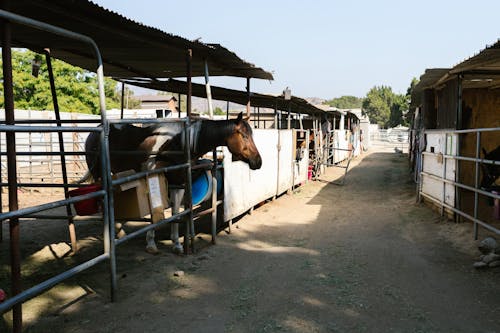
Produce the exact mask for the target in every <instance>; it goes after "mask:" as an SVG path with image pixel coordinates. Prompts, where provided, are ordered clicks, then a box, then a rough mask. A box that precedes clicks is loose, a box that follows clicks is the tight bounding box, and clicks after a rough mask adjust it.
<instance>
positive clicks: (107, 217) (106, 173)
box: [100, 115, 118, 302]
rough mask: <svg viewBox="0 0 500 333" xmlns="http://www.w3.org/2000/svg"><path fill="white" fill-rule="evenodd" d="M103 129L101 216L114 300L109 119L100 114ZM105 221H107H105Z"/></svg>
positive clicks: (114, 274)
mask: <svg viewBox="0 0 500 333" xmlns="http://www.w3.org/2000/svg"><path fill="white" fill-rule="evenodd" d="M101 121H102V126H103V131H102V133H101V138H100V140H101V147H103V148H102V149H101V151H100V155H101V169H102V173H101V174H102V184H103V188H104V189H106V195H105V197H104V198H103V206H104V207H103V218H104V221H105V225H104V230H103V232H104V252H105V253H109V259H110V260H109V270H110V289H111V293H110V294H111V302H114V301H115V300H116V295H117V290H118V284H117V277H116V243H115V210H114V196H113V183H112V180H111V162H110V158H109V132H110V130H109V126H110V125H109V121H108V120H107V119H106V117H103V116H102V115H101ZM106 221H107V222H106Z"/></svg>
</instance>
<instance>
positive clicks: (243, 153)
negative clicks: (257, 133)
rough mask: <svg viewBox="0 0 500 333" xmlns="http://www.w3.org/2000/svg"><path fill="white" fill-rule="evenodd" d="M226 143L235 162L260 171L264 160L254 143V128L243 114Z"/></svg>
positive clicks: (239, 116)
mask: <svg viewBox="0 0 500 333" xmlns="http://www.w3.org/2000/svg"><path fill="white" fill-rule="evenodd" d="M226 143H227V147H228V149H229V151H230V152H231V154H232V155H233V161H243V162H245V163H247V164H248V165H249V166H250V169H252V170H257V169H260V167H261V166H262V158H261V157H260V154H259V151H258V150H257V147H256V146H255V142H254V141H253V137H252V128H251V127H250V125H249V124H248V118H245V119H243V113H242V112H240V114H239V115H238V118H236V119H235V120H234V127H233V131H232V133H231V134H230V135H229V136H228V137H227V138H226Z"/></svg>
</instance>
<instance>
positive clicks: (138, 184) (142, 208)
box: [114, 170, 168, 219]
mask: <svg viewBox="0 0 500 333" xmlns="http://www.w3.org/2000/svg"><path fill="white" fill-rule="evenodd" d="M134 173H135V171H134V170H127V171H124V172H119V173H117V174H116V175H115V176H114V178H116V179H118V178H122V177H127V176H130V175H133V174H134ZM114 206H115V218H118V219H134V218H143V217H145V216H147V215H150V214H151V213H152V211H153V208H154V209H155V211H157V212H159V211H160V210H161V212H162V213H163V210H164V209H165V208H167V207H168V192H167V183H166V179H165V176H164V175H163V174H158V175H154V176H149V177H148V179H146V178H141V179H137V180H133V181H130V182H127V183H124V184H121V185H119V186H118V187H117V188H115V191H114Z"/></svg>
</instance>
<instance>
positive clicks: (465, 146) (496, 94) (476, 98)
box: [459, 89, 500, 223]
mask: <svg viewBox="0 0 500 333" xmlns="http://www.w3.org/2000/svg"><path fill="white" fill-rule="evenodd" d="M462 96H463V106H464V109H470V110H471V112H470V113H469V114H467V112H466V113H464V115H463V121H464V123H463V127H464V128H467V129H469V128H488V127H500V89H465V90H464V91H463V94H462ZM460 144H461V149H460V155H462V156H468V157H475V154H476V134H475V133H469V134H462V135H461V142H460ZM499 144H500V132H486V133H482V134H481V147H483V148H485V149H486V151H491V150H492V149H495V148H496V147H497V146H498V145H499ZM480 157H484V155H483V154H482V153H481V154H480ZM474 176H475V164H474V163H472V162H466V161H461V162H460V175H459V180H460V182H461V183H464V184H467V185H470V186H474ZM481 176H482V173H480V178H479V181H481ZM460 196H461V200H460V205H461V208H462V209H463V210H464V211H465V212H467V213H468V214H471V215H473V212H474V210H473V209H474V203H473V202H474V201H473V200H474V199H473V198H474V196H473V194H472V193H471V192H469V191H465V190H461V192H460ZM490 204H491V201H489V200H488V199H487V198H486V197H484V196H480V197H479V206H478V207H479V210H478V211H479V218H480V219H482V220H484V221H487V222H489V223H492V222H493V219H492V210H493V207H491V206H490Z"/></svg>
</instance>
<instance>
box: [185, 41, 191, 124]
mask: <svg viewBox="0 0 500 333" xmlns="http://www.w3.org/2000/svg"><path fill="white" fill-rule="evenodd" d="M192 60H193V50H191V49H188V50H187V58H186V63H187V74H186V76H187V88H188V89H187V90H188V91H187V96H186V113H187V117H188V118H189V117H191V97H192V96H193V86H192V84H191V79H192V75H193V68H192V67H193V63H192Z"/></svg>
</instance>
